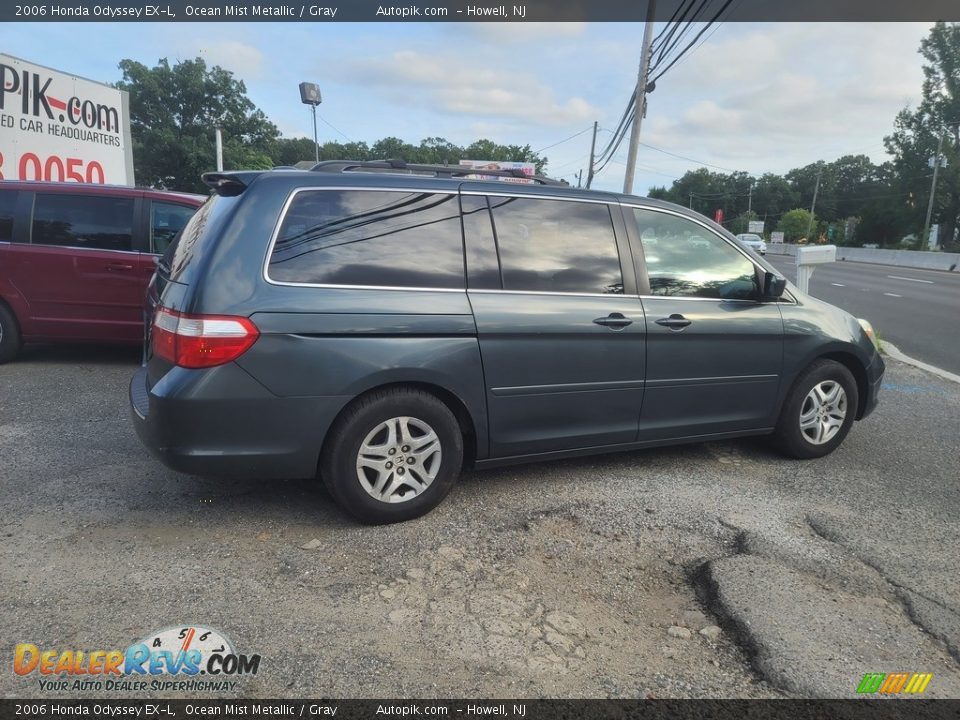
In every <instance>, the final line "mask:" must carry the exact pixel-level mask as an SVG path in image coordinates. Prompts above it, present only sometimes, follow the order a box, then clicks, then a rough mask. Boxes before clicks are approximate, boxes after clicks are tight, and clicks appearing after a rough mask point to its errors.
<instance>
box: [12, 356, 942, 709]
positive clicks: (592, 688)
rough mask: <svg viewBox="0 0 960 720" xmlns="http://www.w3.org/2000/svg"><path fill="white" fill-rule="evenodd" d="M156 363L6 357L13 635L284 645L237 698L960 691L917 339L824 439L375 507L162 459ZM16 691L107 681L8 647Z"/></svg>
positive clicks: (60, 640) (473, 479) (699, 448)
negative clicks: (150, 387)
mask: <svg viewBox="0 0 960 720" xmlns="http://www.w3.org/2000/svg"><path fill="white" fill-rule="evenodd" d="M137 360H138V354H137V353H136V352H128V351H126V350H102V349H90V348H52V347H36V348H28V349H27V350H26V351H25V352H24V354H23V356H22V358H21V359H20V360H18V361H17V362H15V363H13V364H10V365H5V366H2V367H0V483H2V488H3V496H2V501H0V503H2V505H0V537H2V539H3V542H2V544H0V603H2V607H3V608H4V611H3V613H2V614H0V633H2V637H3V648H4V652H9V653H10V654H11V655H12V653H13V648H14V646H15V645H16V644H17V643H26V642H29V643H33V644H36V645H37V646H39V647H41V648H44V649H46V648H56V649H58V650H65V649H83V650H96V649H102V650H109V649H114V648H116V649H124V648H126V647H127V646H128V645H130V644H131V643H133V642H135V641H137V640H138V639H140V638H143V637H145V636H146V635H147V634H148V633H149V632H150V631H153V630H158V629H161V628H166V627H170V626H181V625H183V626H187V625H190V624H199V625H203V626H206V627H212V628H216V629H218V630H220V631H222V632H223V633H224V634H225V635H226V636H228V637H229V638H230V639H231V640H232V641H233V643H234V645H235V646H236V648H237V650H238V651H239V652H243V653H247V654H250V653H259V654H261V655H262V658H263V659H262V662H261V666H260V671H259V673H258V674H257V675H256V676H245V677H241V678H235V680H236V682H237V685H236V686H235V688H234V689H233V690H231V691H230V692H226V693H222V694H223V695H225V696H243V697H268V696H269V697H303V696H312V697H321V696H322V697H343V698H352V697H384V696H386V697H481V696H483V697H527V698H533V697H623V698H636V697H640V698H643V697H676V698H687V697H739V698H764V697H793V696H801V697H850V696H851V695H852V694H853V691H854V689H855V688H856V685H857V684H858V683H859V681H860V678H861V677H862V676H863V674H864V673H865V672H932V673H934V678H933V680H932V682H931V683H930V685H929V686H928V688H927V691H926V693H925V695H926V696H931V697H960V664H958V661H960V650H958V646H960V614H958V610H960V567H958V557H960V556H958V554H957V552H956V548H957V546H958V543H960V523H957V521H956V518H957V517H958V510H960V489H958V479H957V478H958V477H960V461H958V457H957V450H956V431H957V428H958V427H960V386H956V385H952V384H949V383H946V382H944V381H941V380H939V379H937V378H934V377H932V376H930V375H927V374H924V373H922V372H921V371H918V370H914V369H912V368H910V367H908V366H905V365H900V364H896V363H892V364H891V365H890V366H889V367H888V374H887V378H886V380H887V384H886V387H885V389H884V392H883V394H882V396H881V406H880V408H879V410H878V411H877V412H876V413H875V414H874V415H873V416H872V417H871V418H869V419H868V420H866V421H864V422H862V423H858V424H857V425H856V426H855V427H854V429H853V432H852V434H851V435H850V437H849V438H848V439H847V441H846V443H845V444H844V445H843V446H842V447H841V448H840V449H839V450H838V451H837V452H836V453H834V454H833V455H832V456H831V457H828V458H825V459H822V460H818V461H809V462H794V461H788V460H784V459H782V458H780V457H779V456H777V455H776V454H774V453H773V452H771V451H770V450H768V449H767V448H766V446H765V445H764V444H763V443H762V442H761V441H756V440H748V441H740V442H724V443H709V444H702V445H693V446H686V447H681V448H672V449H662V450H651V451H645V452H634V453H623V454H617V455H608V456H600V457H594V458H587V459H579V460H570V461H564V462H553V463H541V464H536V465H527V466H520V467H514V468H507V469H502V470H495V471H486V472H472V473H468V474H466V475H465V476H464V477H463V479H462V481H461V482H460V483H459V485H458V486H457V487H456V488H455V489H454V491H453V493H452V494H451V495H450V497H448V499H447V500H446V501H445V502H444V503H443V504H442V505H441V507H440V508H438V509H437V510H436V511H434V512H433V513H432V514H431V515H429V516H427V517H425V518H422V519H420V520H417V521H414V522H409V523H405V524H401V525H394V526H389V527H377V528H370V527H362V526H358V525H356V524H355V523H354V522H352V521H351V520H350V519H349V518H348V517H346V516H345V515H344V514H342V513H341V512H340V511H339V510H338V509H337V508H336V507H335V506H334V505H333V504H332V502H331V500H330V499H329V497H328V496H327V495H326V494H325V493H324V491H323V490H322V487H321V486H320V485H319V484H318V483H313V482H287V483H257V482H224V481H210V480H202V479H198V478H194V477H188V476H182V475H178V474H176V473H173V472H172V471H169V470H167V469H166V468H164V467H163V466H161V465H160V464H159V463H157V462H156V461H154V460H153V459H152V458H151V457H150V456H149V455H148V454H147V452H146V451H145V450H144V449H143V448H142V447H141V446H140V445H139V443H138V441H137V439H136V437H135V436H134V433H133V430H132V428H131V426H130V423H129V420H128V417H127V412H128V411H127V401H126V386H127V382H128V380H129V377H130V375H131V374H132V373H133V371H134V369H135V368H136V364H137ZM9 658H10V656H8V661H7V662H9ZM9 667H10V666H9V665H8V668H9ZM97 694H98V695H100V696H104V695H107V696H109V695H111V693H104V692H101V693H97ZM112 694H113V695H114V696H116V697H121V696H123V695H124V694H125V693H123V692H118V693H112ZM159 694H160V695H165V696H190V695H193V696H200V697H212V696H216V695H217V693H215V692H213V693H210V692H205V693H189V692H188V693H171V692H164V693H159ZM0 695H3V696H5V697H24V696H41V695H47V696H50V697H54V696H58V697H67V696H83V695H84V693H82V692H71V691H63V692H60V691H56V692H51V691H49V690H47V691H44V690H41V688H40V686H39V684H38V677H37V675H36V674H34V675H31V676H28V677H19V676H16V675H14V674H13V673H12V672H9V671H7V672H3V673H0ZM146 695H149V693H147V694H146ZM140 696H144V695H138V697H140Z"/></svg>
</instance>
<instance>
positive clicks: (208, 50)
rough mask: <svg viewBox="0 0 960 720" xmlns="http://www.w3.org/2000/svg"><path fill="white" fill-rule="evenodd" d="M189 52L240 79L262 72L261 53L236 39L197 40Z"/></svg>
mask: <svg viewBox="0 0 960 720" xmlns="http://www.w3.org/2000/svg"><path fill="white" fill-rule="evenodd" d="M190 52H191V53H192V54H196V55H199V56H200V57H202V58H203V59H204V60H206V61H207V64H208V65H219V66H220V67H222V68H224V69H225V70H229V71H230V72H232V73H233V74H234V75H236V76H237V77H238V78H240V79H242V80H249V79H251V78H252V79H256V78H258V77H260V76H261V75H262V73H263V65H264V56H263V53H262V52H260V50H258V49H257V48H255V47H253V46H252V45H248V44H246V43H242V42H240V41H238V40H218V41H213V42H208V41H197V42H196V43H194V44H193V46H192V49H191V50H190Z"/></svg>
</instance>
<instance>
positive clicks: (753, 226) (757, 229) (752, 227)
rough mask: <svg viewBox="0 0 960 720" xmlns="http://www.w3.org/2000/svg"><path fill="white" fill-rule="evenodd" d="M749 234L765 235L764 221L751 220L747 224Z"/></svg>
mask: <svg viewBox="0 0 960 720" xmlns="http://www.w3.org/2000/svg"><path fill="white" fill-rule="evenodd" d="M747 232H752V233H757V235H763V220H751V221H750V222H748V223H747Z"/></svg>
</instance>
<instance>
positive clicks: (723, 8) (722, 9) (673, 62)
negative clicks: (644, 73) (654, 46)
mask: <svg viewBox="0 0 960 720" xmlns="http://www.w3.org/2000/svg"><path fill="white" fill-rule="evenodd" d="M733 2H734V0H726V2H725V3H724V4H723V5H722V6H721V7H720V9H719V10H718V11H717V13H716V15H714V16H713V17H712V18H711V19H710V21H709V22H708V23H707V24H706V25H704V27H703V29H702V30H701V31H700V32H699V33H697V35H696V37H694V38H693V40H691V41H690V43H689V44H688V45H687V46H686V47H685V48H684V49H683V50H681V51H680V54H679V55H677V56H676V57H674V58H673V60H671V61H670V64H669V65H667V66H666V67H665V68H664V69H663V70H661V71H660V72H659V73H658V74H657V75H655V76H654V77H653V78H651V80H650V82H656V81H657V80H659V79H660V78H662V77H663V76H664V74H665V73H666V72H667V71H668V70H669V69H670V68H672V67H673V66H674V65H676V64H677V62H679V61H680V58H682V57H683V56H684V55H685V54H686V53H687V51H688V50H689V49H690V48H691V47H693V46H694V45H696V43H697V41H698V40H699V39H700V38H701V37H702V36H703V34H704V33H705V32H706V31H707V30H709V29H710V27H711V26H712V25H713V24H714V23H715V22H716V21H717V19H718V18H719V17H720V16H721V15H723V13H724V12H726V10H727V8H728V7H730V5H732V4H733Z"/></svg>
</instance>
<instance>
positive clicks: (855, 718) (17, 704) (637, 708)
mask: <svg viewBox="0 0 960 720" xmlns="http://www.w3.org/2000/svg"><path fill="white" fill-rule="evenodd" d="M958 712H960V701H956V700H919V699H911V700H892V699H891V700H409V699H405V700H250V699H243V700H54V699H49V698H40V699H35V700H0V720H7V719H8V718H9V719H10V720H13V719H14V718H17V719H19V720H63V718H77V717H80V718H83V717H86V718H98V719H99V718H139V719H140V720H174V719H175V718H177V719H179V720H195V719H199V718H205V719H207V718H226V719H228V720H234V719H237V718H244V719H247V720H268V719H269V720H274V719H278V720H280V719H282V720H290V719H292V718H309V719H311V720H317V719H318V718H339V719H341V720H367V719H369V720H378V719H380V718H391V719H393V718H396V719H398V720H409V719H411V718H463V720H476V719H477V718H498V719H506V720H627V719H629V718H638V719H640V718H644V719H649V720H660V719H661V718H662V719H663V720H666V719H667V718H670V719H672V720H761V719H762V720H781V719H782V720H946V719H947V718H950V720H953V719H954V718H956V717H957V715H958Z"/></svg>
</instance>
